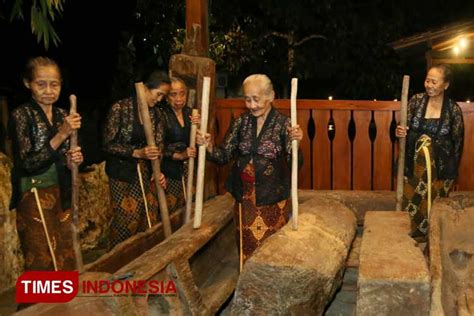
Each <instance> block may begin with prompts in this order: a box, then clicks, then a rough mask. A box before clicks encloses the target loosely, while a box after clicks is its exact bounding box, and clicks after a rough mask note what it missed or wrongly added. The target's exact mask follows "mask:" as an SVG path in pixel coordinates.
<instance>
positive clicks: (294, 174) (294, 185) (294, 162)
mask: <svg viewBox="0 0 474 316" xmlns="http://www.w3.org/2000/svg"><path fill="white" fill-rule="evenodd" d="M297 93H298V79H297V78H293V79H291V127H295V126H296V125H297V124H298V123H297V122H296V95H297ZM291 206H292V213H293V214H292V218H293V229H294V230H297V229H298V141H297V140H293V141H292V142H291Z"/></svg>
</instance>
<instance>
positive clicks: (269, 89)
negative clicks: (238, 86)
mask: <svg viewBox="0 0 474 316" xmlns="http://www.w3.org/2000/svg"><path fill="white" fill-rule="evenodd" d="M256 82H258V83H260V84H261V85H262V88H263V89H262V90H263V93H264V94H265V95H268V96H270V95H272V94H273V84H272V81H271V80H270V78H268V76H267V75H264V74H253V75H250V76H248V77H247V78H245V80H244V82H243V83H242V92H243V91H244V88H245V86H246V85H249V84H255V83H256Z"/></svg>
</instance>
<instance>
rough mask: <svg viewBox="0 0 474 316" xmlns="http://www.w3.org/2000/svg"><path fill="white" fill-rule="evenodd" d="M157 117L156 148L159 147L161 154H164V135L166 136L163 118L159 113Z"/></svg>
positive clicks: (157, 112)
mask: <svg viewBox="0 0 474 316" xmlns="http://www.w3.org/2000/svg"><path fill="white" fill-rule="evenodd" d="M155 115H156V124H155V126H156V131H155V144H156V147H158V148H159V149H160V151H161V152H164V151H165V144H164V141H163V134H164V125H163V124H164V122H163V116H162V115H161V114H160V112H159V111H156V112H155Z"/></svg>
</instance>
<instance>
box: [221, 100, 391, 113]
mask: <svg viewBox="0 0 474 316" xmlns="http://www.w3.org/2000/svg"><path fill="white" fill-rule="evenodd" d="M216 102H217V103H216V106H217V107H219V108H232V109H234V108H245V102H244V99H217V100H216ZM273 106H275V108H277V109H289V108H290V100H289V99H278V100H275V101H273ZM399 108H400V102H397V101H365V100H305V99H301V100H300V99H299V100H298V109H300V110H301V109H306V110H308V109H317V110H373V109H377V110H380V111H383V110H385V111H391V110H396V109H399Z"/></svg>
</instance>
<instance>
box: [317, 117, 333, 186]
mask: <svg viewBox="0 0 474 316" xmlns="http://www.w3.org/2000/svg"><path fill="white" fill-rule="evenodd" d="M329 117H330V111H328V110H322V111H320V110H315V111H313V119H314V122H315V124H316V135H315V137H314V144H313V181H314V189H315V190H329V189H330V188H331V169H330V163H331V160H330V159H331V157H330V142H329V138H328V121H329Z"/></svg>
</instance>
